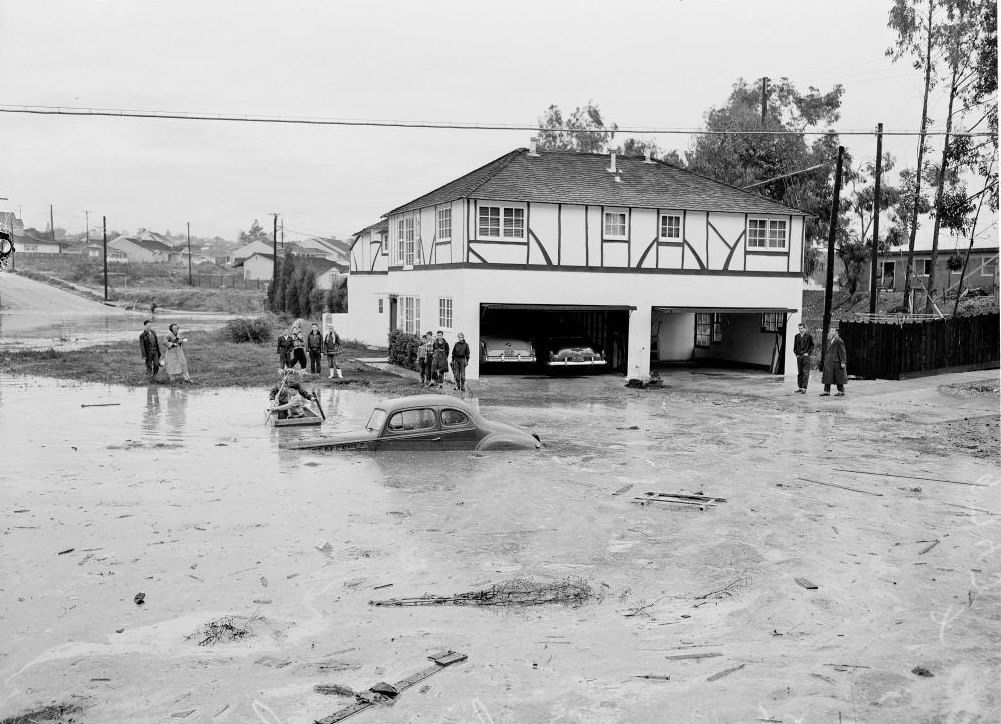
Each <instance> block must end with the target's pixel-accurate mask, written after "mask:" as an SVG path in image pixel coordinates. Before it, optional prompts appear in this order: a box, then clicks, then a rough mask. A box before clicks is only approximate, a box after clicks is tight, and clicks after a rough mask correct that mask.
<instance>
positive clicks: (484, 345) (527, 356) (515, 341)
mask: <svg viewBox="0 0 1001 724" xmlns="http://www.w3.org/2000/svg"><path fill="white" fill-rule="evenodd" d="M480 362H481V363H487V362H535V347H534V345H532V343H531V342H529V341H528V340H526V339H521V338H519V337H503V336H499V335H498V336H490V335H488V336H486V337H482V338H481V339H480Z"/></svg>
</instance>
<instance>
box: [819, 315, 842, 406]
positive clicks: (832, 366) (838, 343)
mask: <svg viewBox="0 0 1001 724" xmlns="http://www.w3.org/2000/svg"><path fill="white" fill-rule="evenodd" d="M827 339H828V343H827V354H826V355H825V356H824V376H823V378H821V382H823V383H824V391H823V392H821V393H820V396H821V397H828V396H830V394H831V385H837V386H838V392H837V394H836V395H835V397H844V396H845V385H846V384H847V383H848V353H847V351H846V350H845V341H844V340H843V339H841V337H840V336H839V335H838V330H837V329H835V328H834V327H831V331H830V333H828V335H827Z"/></svg>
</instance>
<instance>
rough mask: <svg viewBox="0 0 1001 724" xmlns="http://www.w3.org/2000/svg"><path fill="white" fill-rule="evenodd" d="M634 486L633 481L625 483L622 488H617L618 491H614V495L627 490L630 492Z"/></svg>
mask: <svg viewBox="0 0 1001 724" xmlns="http://www.w3.org/2000/svg"><path fill="white" fill-rule="evenodd" d="M632 487H633V484H632V483H626V484H625V485H623V486H622V487H621V488H619V489H618V490H616V491H615V492H614V493H612V495H622V493H626V492H628V491H629V490H631V489H632Z"/></svg>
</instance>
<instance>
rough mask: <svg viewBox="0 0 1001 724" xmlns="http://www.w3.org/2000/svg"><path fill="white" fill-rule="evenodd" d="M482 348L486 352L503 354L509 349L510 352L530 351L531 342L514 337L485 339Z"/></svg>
mask: <svg viewBox="0 0 1001 724" xmlns="http://www.w3.org/2000/svg"><path fill="white" fill-rule="evenodd" d="M483 346H484V347H485V348H486V350H487V352H503V351H504V350H506V349H510V350H511V351H512V352H531V351H532V343H531V342H528V341H526V340H524V339H516V338H514V337H487V338H486V339H484V340H483Z"/></svg>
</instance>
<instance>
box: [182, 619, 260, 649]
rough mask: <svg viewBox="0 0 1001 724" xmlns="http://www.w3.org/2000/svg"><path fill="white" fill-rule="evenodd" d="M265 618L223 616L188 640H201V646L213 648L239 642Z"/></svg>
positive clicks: (206, 625)
mask: <svg viewBox="0 0 1001 724" xmlns="http://www.w3.org/2000/svg"><path fill="white" fill-rule="evenodd" d="M263 620H264V617H263V616H223V617H222V618H217V619H216V620H215V621H209V622H208V623H207V624H205V625H204V626H202V627H201V628H200V629H198V630H197V631H195V632H194V633H193V634H190V635H189V636H187V637H186V638H187V639H188V640H189V641H190V640H191V639H200V641H199V642H198V645H199V646H211V645H214V644H222V643H228V642H230V641H237V640H239V639H242V638H246V637H247V636H250V635H251V633H253V631H252V627H253V624H254V623H256V622H258V621H263Z"/></svg>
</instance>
